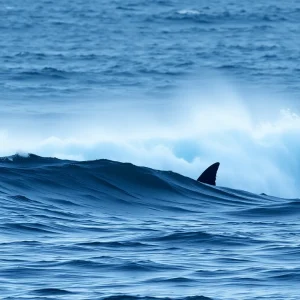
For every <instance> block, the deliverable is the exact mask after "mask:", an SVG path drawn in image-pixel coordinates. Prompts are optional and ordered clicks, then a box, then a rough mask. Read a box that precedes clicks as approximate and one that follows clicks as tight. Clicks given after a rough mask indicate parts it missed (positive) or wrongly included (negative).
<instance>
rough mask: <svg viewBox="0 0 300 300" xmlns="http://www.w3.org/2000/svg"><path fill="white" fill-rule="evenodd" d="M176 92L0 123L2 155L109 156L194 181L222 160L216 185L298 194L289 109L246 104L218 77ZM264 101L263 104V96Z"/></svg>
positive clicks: (297, 128)
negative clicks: (9, 124)
mask: <svg viewBox="0 0 300 300" xmlns="http://www.w3.org/2000/svg"><path fill="white" fill-rule="evenodd" d="M195 86H197V87H198V88H194V87H195ZM176 95H177V96H176V97H175V96H174V97H173V99H172V100H171V99H170V100H168V99H165V100H164V101H162V99H158V100H157V101H156V100H155V99H150V100H151V101H150V100H149V99H146V100H147V101H144V100H145V99H140V100H139V101H132V102H130V101H124V102H122V101H119V102H118V101H113V102H112V103H109V102H107V103H104V102H99V105H98V104H97V103H96V102H93V104H92V105H90V106H88V105H87V104H85V105H86V106H82V109H81V113H80V114H75V113H73V114H69V113H67V112H66V113H65V115H64V117H60V118H59V119H57V118H56V117H53V119H51V118H50V119H47V122H45V120H44V119H43V118H40V119H36V118H34V117H33V118H32V119H31V118H30V117H24V120H23V119H20V118H19V121H18V122H19V124H18V126H16V127H15V128H14V127H12V128H9V127H4V126H3V125H2V127H4V128H0V139H1V144H2V146H1V149H0V154H1V156H5V155H10V154H12V153H15V152H16V151H20V149H21V150H22V151H23V152H27V153H28V152H29V153H36V154H38V155H42V156H50V157H53V156H56V157H59V158H67V159H78V160H89V159H98V158H107V159H112V160H118V161H128V162H132V163H135V164H138V165H144V166H148V167H153V168H158V169H163V170H173V171H176V172H178V173H181V174H183V175H187V176H190V177H193V178H197V176H198V175H199V174H200V173H201V171H202V170H203V169H204V168H206V167H207V166H208V165H209V164H211V163H213V162H215V161H220V162H221V166H220V170H219V176H218V180H217V183H218V184H219V185H223V186H229V187H232V188H239V189H245V190H249V191H253V192H257V193H261V192H264V193H267V194H272V195H277V196H285V197H296V196H299V195H300V191H299V188H298V187H299V184H300V163H299V155H298V153H299V149H300V139H299V134H300V118H299V116H298V115H297V114H296V113H295V112H293V111H292V110H287V109H284V105H278V107H282V109H277V106H276V107H275V106H274V102H272V104H271V105H266V108H263V107H262V106H255V105H253V103H252V102H251V101H252V100H253V101H254V100H255V99H254V98H259V95H253V94H252V95H250V96H249V95H248V98H247V97H244V96H243V95H241V93H240V92H238V90H237V89H235V88H234V87H233V86H231V85H230V84H228V83H226V82H225V83H224V82H222V81H219V80H212V81H211V82H210V83H209V84H207V83H203V82H198V83H197V84H191V85H189V86H186V87H185V88H184V89H180V90H178V91H177V92H176ZM249 98H250V101H249ZM259 100H260V99H259ZM271 100H272V101H274V99H273V97H270V101H271ZM264 101H265V103H266V104H268V101H269V100H268V99H267V98H266V96H265V95H264ZM258 102H259V101H258ZM279 102H280V101H279ZM270 103H271V102H270ZM252 106H253V107H254V108H253V107H252ZM271 106H272V109H271ZM89 107H91V109H89ZM31 122H32V124H31Z"/></svg>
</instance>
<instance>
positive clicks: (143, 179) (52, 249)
mask: <svg viewBox="0 0 300 300" xmlns="http://www.w3.org/2000/svg"><path fill="white" fill-rule="evenodd" d="M0 182H1V184H0V188H1V198H0V199H1V206H0V207H1V208H0V216H1V217H0V220H1V250H0V252H1V270H0V278H1V296H2V299H40V298H42V299H157V298H159V299H160V298H165V297H168V298H171V299H190V300H191V299H194V300H196V299H197V300H199V299H203V300H204V299H297V297H298V293H299V287H298V285H299V276H300V275H299V274H300V273H299V266H298V260H299V255H300V251H299V234H300V226H299V217H300V213H299V205H300V200H299V199H281V198H275V197H271V196H266V195H255V194H251V193H248V192H244V191H238V190H233V189H228V188H221V187H211V186H207V185H203V184H201V183H198V182H196V181H195V180H193V179H190V178H187V177H184V176H181V175H178V174H176V173H173V172H164V171H156V170H153V169H149V168H144V167H137V166H134V165H132V164H123V163H118V162H113V161H108V160H96V161H89V162H74V161H63V160H58V159H52V158H40V157H37V156H33V155H30V156H29V157H27V158H24V157H20V156H14V157H10V158H3V159H2V161H1V174H0Z"/></svg>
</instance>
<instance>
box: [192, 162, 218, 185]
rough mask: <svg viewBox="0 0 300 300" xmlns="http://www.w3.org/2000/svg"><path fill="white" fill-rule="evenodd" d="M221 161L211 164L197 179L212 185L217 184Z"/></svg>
mask: <svg viewBox="0 0 300 300" xmlns="http://www.w3.org/2000/svg"><path fill="white" fill-rule="evenodd" d="M219 166H220V163H219V162H216V163H214V164H212V165H211V166H209V167H208V168H207V169H206V170H205V171H204V172H203V173H202V174H201V175H200V176H199V178H198V179H197V181H200V182H202V183H206V184H210V185H216V177H217V172H218V169H219Z"/></svg>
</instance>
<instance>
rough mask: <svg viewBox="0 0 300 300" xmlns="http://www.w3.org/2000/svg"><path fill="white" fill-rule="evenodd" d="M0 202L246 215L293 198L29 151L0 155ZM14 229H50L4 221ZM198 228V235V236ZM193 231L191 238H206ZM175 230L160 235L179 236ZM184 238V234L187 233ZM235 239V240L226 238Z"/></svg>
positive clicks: (71, 213)
mask: <svg viewBox="0 0 300 300" xmlns="http://www.w3.org/2000/svg"><path fill="white" fill-rule="evenodd" d="M0 193H1V202H2V201H3V203H4V202H5V205H4V206H3V208H6V209H13V207H14V206H17V207H18V210H19V212H21V211H24V213H26V212H28V211H34V212H35V214H41V215H42V214H43V212H44V211H47V214H46V215H45V216H44V217H43V219H47V216H51V218H57V219H58V220H59V219H73V218H74V217H76V216H77V213H78V210H79V211H80V213H81V211H89V210H91V209H93V208H94V209H96V210H95V211H93V213H97V212H98V213H110V214H114V215H115V216H117V215H121V216H125V215H126V216H128V215H132V214H133V215H134V214H137V213H138V214H140V215H141V214H142V215H144V216H146V215H147V214H149V213H150V215H155V214H156V215H157V214H186V213H197V214H198V213H216V211H217V212H218V213H217V214H219V215H220V216H221V215H222V214H228V213H229V214H231V215H235V216H243V217H245V215H248V216H251V217H261V216H270V215H272V216H277V215H284V216H289V215H295V214H296V215H297V210H296V208H297V207H298V206H299V200H298V199H293V200H287V199H282V198H276V197H271V196H268V195H265V194H262V195H256V194H252V193H249V192H246V191H240V190H234V189H229V188H223V187H213V186H209V185H205V184H202V183H199V182H197V181H195V180H193V179H191V178H188V177H185V176H182V175H180V174H177V173H174V172H171V171H159V170H155V169H150V168H146V167H138V166H135V165H133V164H130V163H120V162H116V161H110V160H104V159H99V160H94V161H82V162H78V161H73V160H60V159H57V158H51V157H40V156H37V155H34V154H28V155H19V154H16V155H13V156H8V157H2V158H0ZM6 226H7V227H10V226H15V228H14V229H15V230H19V231H20V230H21V231H37V232H48V233H53V232H54V233H55V232H59V231H60V230H61V229H60V228H58V227H56V228H50V227H48V226H44V225H43V224H39V223H31V222H29V223H19V224H14V225H9V222H8V223H7V224H6ZM199 234H200V236H199ZM203 234H204V236H202V234H201V233H193V239H196V240H198V239H203V238H207V236H206V233H203ZM185 238H186V237H185V236H181V234H180V233H177V234H175V235H174V234H173V235H171V236H169V235H166V237H165V238H164V239H165V240H170V239H171V240H177V239H185ZM188 238H189V239H190V236H189V237H188ZM232 242H236V243H239V241H232Z"/></svg>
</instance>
